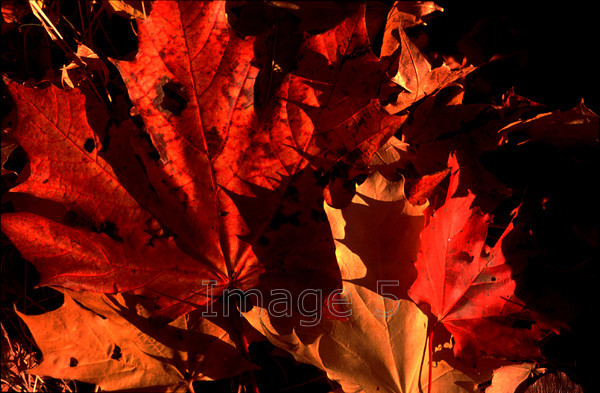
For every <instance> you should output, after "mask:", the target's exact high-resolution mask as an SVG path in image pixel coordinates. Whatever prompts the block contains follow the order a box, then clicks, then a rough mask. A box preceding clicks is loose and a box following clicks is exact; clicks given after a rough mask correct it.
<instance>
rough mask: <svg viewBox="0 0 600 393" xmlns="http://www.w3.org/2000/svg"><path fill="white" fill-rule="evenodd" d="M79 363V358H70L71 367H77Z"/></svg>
mask: <svg viewBox="0 0 600 393" xmlns="http://www.w3.org/2000/svg"><path fill="white" fill-rule="evenodd" d="M77 364H79V360H77V359H75V358H73V357H72V358H71V359H70V360H69V367H75V366H77Z"/></svg>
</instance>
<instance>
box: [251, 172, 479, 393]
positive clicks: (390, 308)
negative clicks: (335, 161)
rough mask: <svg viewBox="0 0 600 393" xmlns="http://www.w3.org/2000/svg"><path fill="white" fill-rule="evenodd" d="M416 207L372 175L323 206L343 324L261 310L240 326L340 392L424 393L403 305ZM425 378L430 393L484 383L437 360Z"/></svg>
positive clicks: (419, 351) (411, 321)
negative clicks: (341, 204) (348, 196)
mask: <svg viewBox="0 0 600 393" xmlns="http://www.w3.org/2000/svg"><path fill="white" fill-rule="evenodd" d="M423 208H424V207H423V206H421V207H419V206H412V205H411V204H410V203H409V202H408V201H407V200H406V197H405V195H404V182H403V181H399V182H390V181H388V180H386V179H385V178H383V177H382V176H381V174H379V173H378V172H374V173H372V174H371V175H370V176H369V177H368V178H367V180H365V182H364V183H362V184H361V185H360V186H358V187H357V194H356V196H355V197H354V198H353V199H352V203H351V204H350V205H349V206H348V207H346V208H343V209H335V208H332V207H329V206H325V211H326V212H327V216H328V219H329V222H330V225H331V228H332V232H333V235H334V238H335V240H336V256H337V260H338V264H339V267H340V270H341V272H342V279H343V292H342V293H341V294H340V298H337V299H336V301H338V302H340V303H341V306H339V307H338V308H337V309H335V310H334V312H335V313H340V314H343V315H345V316H346V319H343V320H332V319H324V320H321V321H319V323H318V324H316V325H315V326H303V325H302V323H301V322H302V321H303V320H304V321H305V322H306V320H307V319H308V317H307V315H302V314H300V315H297V316H296V317H295V320H292V321H290V319H289V318H288V319H284V318H278V317H277V316H273V315H271V314H269V312H268V311H269V310H267V309H255V310H252V311H251V312H248V313H245V317H246V319H248V321H249V322H250V323H252V325H253V326H255V327H256V328H257V329H258V330H259V331H261V332H263V334H265V336H266V337H267V338H268V339H269V340H270V341H271V342H272V343H273V344H275V345H277V346H278V347H280V348H282V349H285V350H287V351H289V352H290V353H292V354H293V355H294V357H296V359H297V360H299V361H302V362H305V363H309V364H313V365H315V366H317V367H319V368H321V369H323V370H324V371H326V372H327V375H328V377H329V378H331V379H333V380H336V381H338V382H339V383H340V384H341V386H342V389H343V390H344V391H345V392H396V393H397V392H403V393H409V392H410V393H412V392H415V393H416V392H426V391H429V386H428V385H429V372H430V371H429V370H430V369H429V358H428V355H427V345H428V342H427V340H428V338H427V332H428V330H427V325H428V323H427V318H426V316H425V314H423V313H422V312H421V311H420V310H419V309H418V308H417V307H415V305H414V304H413V303H412V302H410V301H408V300H407V299H405V298H403V297H406V287H407V285H410V283H411V282H412V280H413V279H414V274H413V270H414V268H413V266H412V260H411V259H412V258H414V257H415V256H416V253H417V251H418V244H419V242H418V236H419V233H420V230H421V228H422V226H423V223H424V217H423V215H422V210H423ZM324 296H327V294H324ZM431 372H432V376H431V381H432V386H431V392H457V393H458V392H471V391H474V390H475V385H476V384H477V383H479V382H481V381H482V380H483V379H485V377H481V376H478V375H476V374H473V375H467V374H465V373H463V372H461V371H459V370H457V369H454V368H453V367H452V366H450V365H449V364H448V363H447V361H445V360H440V361H436V362H435V364H432V367H431Z"/></svg>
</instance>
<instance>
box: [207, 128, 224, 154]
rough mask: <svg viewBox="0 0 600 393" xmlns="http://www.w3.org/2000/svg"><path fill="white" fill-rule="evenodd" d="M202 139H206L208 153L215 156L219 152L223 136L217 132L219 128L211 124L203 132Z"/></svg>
mask: <svg viewBox="0 0 600 393" xmlns="http://www.w3.org/2000/svg"><path fill="white" fill-rule="evenodd" d="M204 139H205V140H206V147H207V148H208V154H209V155H210V156H211V157H215V156H217V155H218V154H219V151H220V150H221V146H222V145H223V138H221V134H220V133H219V129H218V128H217V127H215V126H211V127H209V128H208V130H207V131H206V132H205V133H204Z"/></svg>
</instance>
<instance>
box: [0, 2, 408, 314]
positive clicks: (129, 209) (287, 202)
mask: <svg viewBox="0 0 600 393" xmlns="http://www.w3.org/2000/svg"><path fill="white" fill-rule="evenodd" d="M224 6H225V4H224V2H173V1H163V2H155V3H153V7H152V12H151V14H150V15H149V16H148V18H147V19H146V20H144V21H142V22H140V23H139V41H140V46H139V51H138V54H137V56H136V58H135V60H134V61H132V62H125V61H115V63H116V64H117V66H118V68H119V70H120V72H121V74H122V75H123V78H124V80H125V82H126V84H127V87H128V91H129V95H130V97H131V99H132V101H133V103H134V104H135V105H136V107H137V110H138V112H139V113H140V115H141V117H142V119H143V120H144V122H145V131H146V132H147V134H148V135H149V136H150V139H151V144H149V143H147V141H145V140H144V137H143V135H140V133H139V132H138V131H137V130H136V128H135V127H134V126H133V124H132V123H131V122H130V121H127V122H124V123H121V124H119V125H115V124H114V122H113V121H112V120H110V118H109V117H108V115H107V113H106V110H105V109H103V108H102V106H101V104H100V103H99V102H96V101H95V100H93V99H92V98H91V97H89V96H87V97H85V98H84V96H83V95H82V94H81V93H79V92H77V91H76V90H73V91H70V92H63V91H60V90H58V89H56V88H54V87H50V88H47V89H41V90H40V89H36V90H33V89H27V88H24V87H22V86H19V85H17V84H15V83H9V88H10V90H11V93H12V94H13V95H14V96H15V101H16V103H17V107H18V112H19V113H18V116H19V124H18V126H17V129H16V131H15V137H16V138H17V139H18V140H19V143H20V144H21V145H22V146H23V148H24V149H25V151H26V152H27V154H28V155H29V157H30V161H31V162H30V167H31V172H32V173H31V176H30V177H29V178H28V179H27V180H26V181H25V182H24V183H22V184H20V185H18V186H17V187H16V188H14V189H13V191H15V192H23V193H29V194H31V195H34V196H36V197H39V198H44V199H49V200H52V201H55V202H58V203H60V204H63V205H64V206H66V207H67V209H68V210H70V211H72V212H75V213H76V215H77V217H78V218H77V220H76V221H75V222H72V220H71V221H69V220H63V221H62V222H55V221H52V220H49V219H47V218H44V217H40V216H37V215H33V214H30V213H16V214H11V215H5V216H3V220H2V228H3V231H4V232H5V233H6V234H7V235H8V236H9V238H11V241H12V242H13V243H14V244H15V245H16V246H17V247H18V248H19V249H20V251H21V252H22V254H23V255H25V257H26V258H28V259H30V260H31V261H32V262H33V263H34V264H35V265H36V267H37V268H38V270H39V271H40V274H41V281H42V284H43V285H60V286H63V287H68V288H72V289H76V290H93V291H101V292H106V293H115V292H122V291H134V292H135V293H140V294H145V295H147V296H150V297H152V298H154V299H155V300H156V301H157V303H158V305H159V306H160V307H161V310H159V311H157V312H156V316H163V317H166V318H169V319H173V318H175V317H177V316H178V315H181V314H183V313H185V312H187V311H190V310H191V309H193V308H194V306H202V305H204V304H205V303H207V302H210V301H212V300H214V298H215V297H218V296H219V295H220V291H221V290H222V289H224V288H226V287H236V288H241V289H247V288H250V287H254V286H256V285H257V284H258V283H259V281H260V282H261V283H262V284H264V285H275V284H277V285H284V284H283V283H282V281H281V280H283V279H284V278H285V279H286V280H291V281H298V278H296V277H297V276H296V275H294V274H290V272H291V271H296V272H298V271H300V272H301V273H300V276H302V277H304V280H303V281H309V278H310V277H312V276H313V275H314V276H316V277H317V278H316V279H317V280H318V278H319V277H321V281H322V282H324V283H325V282H329V284H326V285H328V286H335V285H337V284H336V283H337V279H336V277H337V276H339V272H338V271H337V266H336V265H335V260H334V256H333V251H332V244H331V235H330V233H329V229H328V225H327V223H326V222H325V221H324V220H322V219H319V218H318V217H319V211H320V210H322V207H321V206H322V203H321V201H322V196H321V193H322V188H323V186H322V185H321V184H320V179H319V174H318V172H317V171H315V170H314V169H311V168H309V167H308V163H309V162H308V160H307V157H311V156H319V157H323V158H324V159H325V162H326V165H325V166H324V167H323V168H320V169H319V171H326V170H327V169H328V167H331V166H333V165H335V164H336V163H337V162H339V161H340V160H342V159H344V158H345V157H346V155H349V154H354V156H357V155H358V157H357V158H361V157H360V156H362V155H363V154H366V155H368V154H372V153H373V152H374V150H375V149H376V147H378V144H381V143H383V141H384V139H385V138H387V137H389V135H390V134H391V133H393V132H394V131H395V130H396V129H397V127H398V126H399V124H400V123H401V122H402V118H399V117H394V116H389V115H387V114H385V113H384V112H383V111H381V110H380V109H379V104H378V102H377V100H376V99H375V96H376V90H377V82H378V81H380V80H381V78H382V75H383V74H382V72H381V71H382V70H383V68H382V63H381V61H380V60H379V59H377V58H376V57H375V56H374V55H373V54H372V53H371V52H370V50H369V42H368V36H367V34H366V28H365V22H364V7H360V8H359V9H357V11H356V12H355V13H353V14H352V15H351V16H350V17H348V18H346V19H344V20H343V21H342V22H341V23H339V24H338V25H336V26H335V27H333V28H332V29H330V30H328V31H326V32H323V33H321V34H317V35H310V36H307V37H306V38H305V40H304V41H303V43H302V45H301V47H300V49H299V60H298V67H297V71H296V72H295V73H290V74H287V75H286V76H285V77H284V78H283V81H282V83H281V85H280V86H278V87H277V89H276V91H274V92H273V93H272V94H271V97H273V99H272V100H268V101H267V103H266V104H265V106H264V107H263V108H262V109H260V110H256V108H255V88H256V86H255V80H256V78H257V77H258V75H259V73H260V72H262V71H263V70H261V68H260V67H261V65H260V61H256V56H257V55H256V53H257V52H261V51H262V52H265V50H264V49H265V48H262V47H261V45H266V44H265V42H264V40H260V39H259V38H257V37H242V36H240V35H239V34H237V33H236V32H234V31H233V30H231V28H230V27H229V26H228V24H227V20H226V15H225V11H224ZM350 81H352V83H350ZM64 108H69V111H64V110H63V109H64ZM65 114H69V115H67V116H65ZM86 115H87V116H86ZM319 173H320V172H319ZM315 212H316V213H315ZM73 224H76V225H73ZM289 239H298V241H297V242H292V243H290V241H289ZM266 267H268V268H270V273H272V274H271V276H268V275H265V274H264V273H265V268H266ZM325 277H328V278H329V279H326V278H325ZM208 280H212V281H214V282H215V285H214V287H213V288H211V293H210V294H209V293H207V291H208V288H207V285H204V283H205V282H207V281H208ZM290 285H293V284H290ZM304 285H306V284H304ZM324 285H325V284H324Z"/></svg>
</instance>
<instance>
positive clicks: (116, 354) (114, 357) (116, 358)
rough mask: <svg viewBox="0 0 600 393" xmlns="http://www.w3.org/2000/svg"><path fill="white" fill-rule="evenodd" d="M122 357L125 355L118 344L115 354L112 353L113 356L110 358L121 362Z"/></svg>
mask: <svg viewBox="0 0 600 393" xmlns="http://www.w3.org/2000/svg"><path fill="white" fill-rule="evenodd" d="M122 357H123V354H122V353H121V348H120V347H119V346H118V345H117V344H115V348H114V349H113V353H112V355H110V358H111V359H115V360H119V359H121V358H122Z"/></svg>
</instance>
